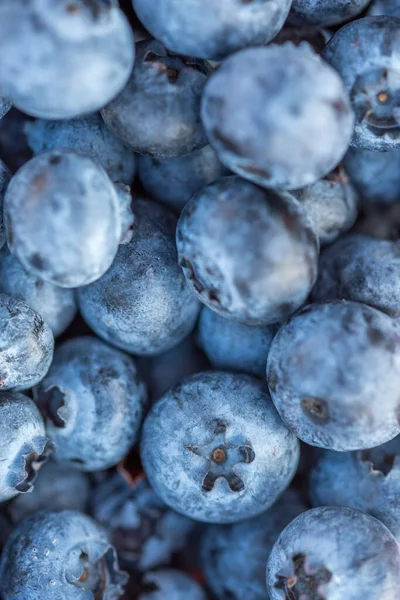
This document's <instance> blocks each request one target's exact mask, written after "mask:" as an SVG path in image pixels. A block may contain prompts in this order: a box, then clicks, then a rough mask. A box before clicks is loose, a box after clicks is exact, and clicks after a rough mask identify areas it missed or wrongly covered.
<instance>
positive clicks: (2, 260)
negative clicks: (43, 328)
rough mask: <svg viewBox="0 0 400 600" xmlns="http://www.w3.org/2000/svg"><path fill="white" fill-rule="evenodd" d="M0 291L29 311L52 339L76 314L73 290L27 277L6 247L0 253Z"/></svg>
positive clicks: (31, 276) (28, 274) (26, 273)
mask: <svg viewBox="0 0 400 600" xmlns="http://www.w3.org/2000/svg"><path fill="white" fill-rule="evenodd" d="M0 292H2V293H4V294H8V295H9V296H12V297H13V298H17V299H18V300H23V301H24V302H25V303H26V304H27V305H28V306H30V307H31V308H33V309H34V310H35V311H36V312H38V313H39V314H40V315H41V316H42V317H43V319H44V321H45V323H47V325H49V327H51V329H52V331H53V335H55V336H57V335H60V333H62V332H63V331H64V330H65V329H66V328H67V327H68V325H70V323H71V322H72V320H73V318H74V317H75V314H76V311H77V306H76V299H75V292H74V290H70V289H63V288H60V287H56V286H54V285H52V284H51V283H47V282H46V281H43V279H39V278H38V277H36V276H35V275H31V274H30V273H28V271H26V270H25V269H24V267H23V266H22V265H21V263H20V262H19V261H18V260H17V259H16V258H15V257H14V256H13V255H12V254H10V252H9V250H8V249H7V247H4V248H2V249H1V250H0Z"/></svg>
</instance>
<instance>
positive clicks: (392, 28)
mask: <svg viewBox="0 0 400 600" xmlns="http://www.w3.org/2000/svg"><path fill="white" fill-rule="evenodd" d="M399 31H400V19H398V18H396V17H385V16H383V17H365V18H363V19H358V20H356V21H353V22H352V23H349V24H348V25H345V26H344V27H342V28H341V29H339V31H338V32H336V33H335V35H334V36H333V37H332V38H331V40H330V41H329V43H328V44H327V46H326V48H325V50H324V52H323V58H324V59H325V60H326V61H327V62H328V63H329V64H330V65H332V67H334V68H335V69H336V70H337V71H338V73H339V75H340V76H341V78H342V80H343V84H344V87H345V89H346V91H347V92H348V94H349V96H350V101H351V104H352V107H353V109H354V113H355V127H354V133H353V138H352V140H351V145H352V146H355V147H357V148H364V149H366V150H375V151H377V150H380V151H387V150H394V149H396V148H400V113H399V107H398V97H399V94H400V85H399V63H400V44H399V35H400V34H399Z"/></svg>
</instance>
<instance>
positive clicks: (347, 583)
mask: <svg viewBox="0 0 400 600" xmlns="http://www.w3.org/2000/svg"><path fill="white" fill-rule="evenodd" d="M267 588H268V593H269V598H270V600H283V599H284V598H286V599H289V600H303V599H307V600H344V598H346V600H377V599H378V598H380V599H382V600H383V599H385V600H397V598H398V597H399V589H400V549H399V546H398V544H397V542H396V540H395V538H394V537H393V535H392V534H391V533H390V531H389V530H388V529H387V528H386V527H385V526H384V525H382V523H381V522H380V521H378V520H377V519H374V517H370V516H369V515H364V514H363V513H361V512H359V511H357V510H352V509H350V508H334V507H324V508H315V509H313V510H309V511H307V512H305V513H302V514H301V515H300V516H298V517H297V518H296V519H294V521H292V522H291V523H290V524H289V525H288V526H287V527H286V529H284V530H283V532H282V534H281V535H280V537H279V538H278V541H277V542H276V544H275V546H274V547H273V549H272V552H271V554H270V557H269V560H268V566H267Z"/></svg>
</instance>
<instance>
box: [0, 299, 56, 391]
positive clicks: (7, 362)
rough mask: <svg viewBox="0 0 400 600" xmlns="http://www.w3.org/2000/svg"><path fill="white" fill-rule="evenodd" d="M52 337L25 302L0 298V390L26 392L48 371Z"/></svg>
mask: <svg viewBox="0 0 400 600" xmlns="http://www.w3.org/2000/svg"><path fill="white" fill-rule="evenodd" d="M53 350H54V337H53V334H52V332H51V329H50V327H49V326H48V325H47V324H46V323H45V322H44V321H43V319H42V317H41V316H40V315H39V314H38V313H37V312H36V311H34V310H32V308H30V307H29V306H27V304H25V302H22V301H21V300H17V299H16V298H11V296H7V295H6V294H0V388H1V390H11V389H13V390H27V389H28V388H31V387H33V386H34V385H37V384H38V383H39V381H41V380H42V379H43V377H44V376H45V375H46V373H47V371H48V370H49V367H50V363H51V361H52V358H53Z"/></svg>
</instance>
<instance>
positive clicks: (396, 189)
mask: <svg viewBox="0 0 400 600" xmlns="http://www.w3.org/2000/svg"><path fill="white" fill-rule="evenodd" d="M343 164H344V167H345V169H346V172H347V173H348V175H349V177H350V179H351V182H352V183H353V185H354V187H355V188H356V189H357V190H358V192H359V193H360V195H361V198H362V200H363V201H364V202H375V203H382V204H389V203H393V202H397V201H398V200H399V199H400V149H399V150H392V151H390V152H374V151H373V150H362V149H361V148H350V149H349V151H348V152H347V154H346V156H345V157H344V161H343Z"/></svg>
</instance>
